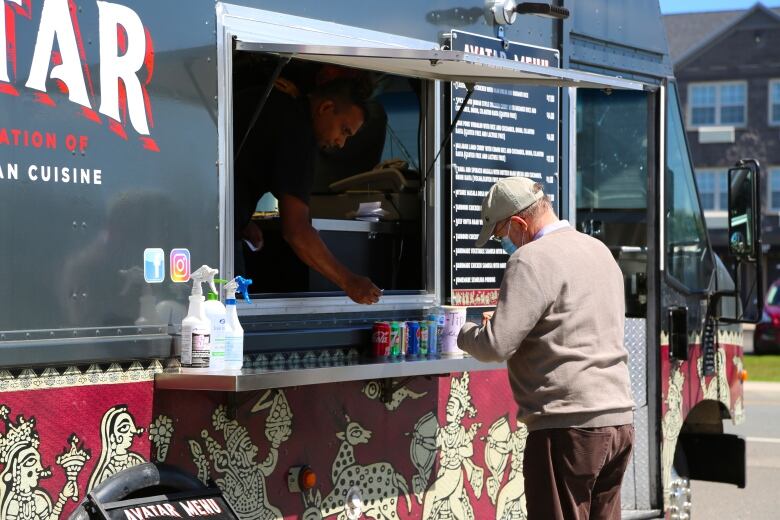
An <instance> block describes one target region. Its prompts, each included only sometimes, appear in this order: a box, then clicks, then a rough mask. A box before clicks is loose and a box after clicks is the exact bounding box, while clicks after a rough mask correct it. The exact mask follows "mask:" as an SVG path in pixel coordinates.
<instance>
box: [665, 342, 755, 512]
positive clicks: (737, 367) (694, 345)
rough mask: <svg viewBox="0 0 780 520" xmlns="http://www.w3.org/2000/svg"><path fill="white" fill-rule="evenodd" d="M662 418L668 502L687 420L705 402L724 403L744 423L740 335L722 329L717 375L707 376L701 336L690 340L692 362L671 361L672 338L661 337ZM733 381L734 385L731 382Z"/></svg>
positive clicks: (718, 349)
mask: <svg viewBox="0 0 780 520" xmlns="http://www.w3.org/2000/svg"><path fill="white" fill-rule="evenodd" d="M661 342H662V346H661V359H669V362H668V363H662V364H661V367H662V368H661V370H662V371H661V381H662V404H661V408H662V411H661V413H662V416H661V434H662V439H661V481H662V485H663V489H664V500H668V493H669V490H670V486H671V483H672V478H673V466H674V457H675V448H676V446H677V441H678V439H679V436H680V432H681V430H682V427H683V424H684V421H685V417H687V415H688V413H690V411H691V410H692V409H693V407H694V406H695V405H696V404H697V403H699V402H701V401H702V400H705V399H708V400H714V401H720V403H722V405H723V407H724V408H725V409H726V410H728V411H729V413H730V414H731V416H732V419H733V420H734V421H735V422H736V423H737V424H739V423H741V422H742V421H744V408H743V401H742V399H743V392H742V388H741V385H742V383H741V381H740V378H739V374H741V372H742V370H743V368H744V367H743V362H742V357H741V351H742V347H741V344H742V338H741V337H740V333H739V332H735V331H728V330H720V331H719V332H718V341H717V349H716V351H715V372H714V374H712V375H704V369H703V358H702V352H701V344H700V343H699V342H700V337H696V336H692V337H691V338H690V339H689V343H690V345H691V347H690V349H689V359H688V360H687V361H679V360H674V359H670V358H669V345H668V338H665V337H662V338H661ZM729 382H731V383H729Z"/></svg>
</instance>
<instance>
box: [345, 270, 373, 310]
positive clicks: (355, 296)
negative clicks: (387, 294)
mask: <svg viewBox="0 0 780 520" xmlns="http://www.w3.org/2000/svg"><path fill="white" fill-rule="evenodd" d="M344 292H346V293H347V296H349V297H350V298H351V299H352V301H353V302H355V303H361V304H363V305H371V304H372V303H376V302H378V301H379V298H380V297H381V296H382V291H380V290H379V287H377V286H376V285H374V284H373V282H372V281H371V280H369V279H368V278H366V277H365V276H358V275H352V276H351V277H350V278H349V280H347V283H346V285H345V286H344Z"/></svg>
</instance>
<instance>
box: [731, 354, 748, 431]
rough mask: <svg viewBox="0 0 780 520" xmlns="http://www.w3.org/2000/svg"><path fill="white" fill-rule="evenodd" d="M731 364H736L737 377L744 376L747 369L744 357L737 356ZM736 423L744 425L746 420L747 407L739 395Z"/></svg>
mask: <svg viewBox="0 0 780 520" xmlns="http://www.w3.org/2000/svg"><path fill="white" fill-rule="evenodd" d="M731 362H732V363H734V366H735V367H737V376H738V377H741V376H742V371H743V370H744V369H745V366H744V362H743V360H742V357H741V356H739V355H735V356H734V357H732V358H731ZM733 414H734V421H735V422H736V423H737V424H739V423H742V422H743V421H744V420H745V406H744V403H743V401H742V396H741V395H739V396H737V398H736V399H735V400H734V411H733Z"/></svg>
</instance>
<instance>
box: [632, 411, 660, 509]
mask: <svg viewBox="0 0 780 520" xmlns="http://www.w3.org/2000/svg"><path fill="white" fill-rule="evenodd" d="M649 413H650V409H649V408H648V407H647V406H643V407H641V408H637V410H636V412H635V413H634V455H633V465H634V489H635V490H636V508H637V509H650V443H651V442H655V441H654V440H651V439H650V430H649V428H648V419H649V417H648V414H649Z"/></svg>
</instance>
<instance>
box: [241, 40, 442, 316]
mask: <svg viewBox="0 0 780 520" xmlns="http://www.w3.org/2000/svg"><path fill="white" fill-rule="evenodd" d="M338 81H341V82H342V84H344V83H346V84H348V85H349V86H350V89H352V90H350V92H352V91H357V92H358V96H359V102H360V104H361V112H362V119H363V122H362V125H360V128H359V130H358V131H357V132H356V133H355V134H354V135H351V136H349V137H347V138H346V140H345V141H343V142H339V143H336V144H333V143H332V142H330V141H328V142H325V143H324V146H321V145H322V143H316V142H315V141H313V140H312V137H316V136H313V135H312V134H313V132H312V127H314V128H315V129H316V128H317V124H318V123H317V122H316V121H313V120H315V119H316V118H317V117H318V116H317V115H316V114H315V111H316V110H317V106H318V105H317V103H318V102H319V101H318V100H320V99H321V96H322V95H323V94H321V92H322V91H323V87H322V85H323V84H324V85H325V87H324V89H325V90H326V92H327V89H328V85H332V84H333V82H338ZM232 83H233V92H232V94H233V95H232V99H233V107H232V109H233V117H232V120H233V128H232V130H233V149H234V154H233V159H234V164H233V166H234V182H233V187H234V188H233V200H234V208H235V209H234V211H236V212H237V214H236V215H234V219H233V221H234V223H235V245H234V265H233V271H234V272H235V273H238V274H243V275H244V276H246V277H249V278H252V280H254V283H253V285H252V295H253V298H255V299H256V300H258V301H259V302H262V301H263V300H265V301H267V300H274V299H279V298H305V297H312V296H317V297H337V298H341V299H340V300H339V301H338V302H334V303H335V304H342V300H343V297H344V293H343V292H342V291H341V289H340V288H339V287H338V286H337V285H336V284H335V283H334V281H332V280H330V279H328V277H327V276H324V275H323V274H320V273H319V272H317V270H316V269H314V268H312V267H309V266H308V265H307V263H306V262H305V261H304V260H303V259H301V258H300V256H301V255H300V254H299V253H300V251H299V252H298V253H296V251H295V248H294V247H293V245H292V242H291V241H290V240H289V235H288V236H287V237H285V236H284V232H283V228H284V226H283V223H284V219H285V218H289V217H287V216H286V215H284V207H282V209H281V210H280V204H279V201H278V200H277V198H276V196H275V195H277V196H285V195H292V196H293V197H295V198H296V199H297V200H299V201H301V202H303V203H305V205H306V207H307V210H308V215H309V217H310V219H311V224H312V226H313V228H314V229H316V230H317V231H318V234H319V237H320V238H321V239H322V241H323V242H324V244H325V246H326V247H327V249H328V250H329V251H330V253H332V255H333V256H334V257H335V258H336V261H338V262H339V263H341V264H342V265H344V266H345V267H346V268H347V269H348V270H349V271H351V272H352V273H354V274H356V275H362V276H367V277H368V278H370V279H371V280H372V281H373V282H374V283H375V284H376V285H377V286H378V287H380V288H381V289H383V290H384V296H385V297H390V296H393V295H405V296H415V295H417V296H419V295H424V294H425V293H426V289H427V283H426V278H427V276H426V275H427V273H426V266H425V262H424V258H425V255H426V254H427V251H426V248H425V243H426V240H425V238H426V226H425V222H426V217H428V215H426V204H425V201H426V200H425V199H426V197H425V193H426V192H425V189H424V188H425V183H424V182H423V181H422V175H421V173H420V171H421V168H420V165H421V157H424V155H425V151H424V150H423V146H424V143H423V140H422V139H421V134H423V133H424V132H421V130H424V124H425V121H426V119H427V117H425V115H426V113H427V109H428V107H427V101H426V100H427V95H426V89H428V88H430V85H429V83H430V82H426V81H421V80H417V79H413V78H407V77H401V76H398V75H393V74H387V73H379V72H375V71H371V70H365V69H355V68H349V67H342V66H334V65H328V64H322V63H318V62H312V61H303V60H298V59H295V58H293V59H291V60H289V61H287V59H286V58H285V57H282V56H279V55H276V54H269V53H262V52H246V51H240V50H237V51H235V52H234V53H233V82H232ZM324 95H327V94H324ZM337 110H341V111H342V112H343V111H344V110H346V109H344V108H343V107H338V108H337ZM255 117H256V118H255ZM253 122H254V124H252V123H253ZM336 124H338V123H336ZM337 130H338V129H337ZM345 131H346V132H348V133H349V132H351V129H349V128H347V129H346V130H345ZM342 138H343V137H342ZM339 144H343V147H339V146H338V145H339ZM264 176H265V178H264V179H263V177H264ZM247 204H251V206H252V207H251V208H250V209H249V210H247ZM244 214H246V216H245V215H244ZM247 218H249V222H248V223H247V221H246V219H247ZM259 305H262V303H259Z"/></svg>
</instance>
